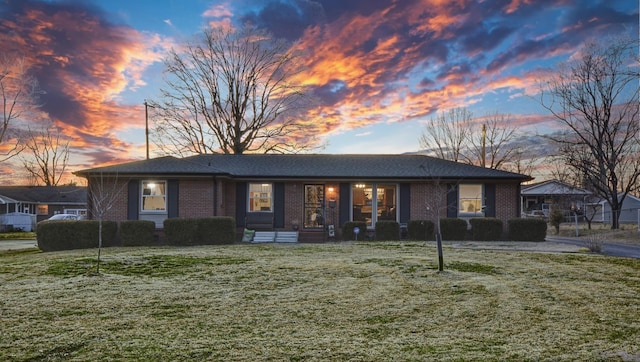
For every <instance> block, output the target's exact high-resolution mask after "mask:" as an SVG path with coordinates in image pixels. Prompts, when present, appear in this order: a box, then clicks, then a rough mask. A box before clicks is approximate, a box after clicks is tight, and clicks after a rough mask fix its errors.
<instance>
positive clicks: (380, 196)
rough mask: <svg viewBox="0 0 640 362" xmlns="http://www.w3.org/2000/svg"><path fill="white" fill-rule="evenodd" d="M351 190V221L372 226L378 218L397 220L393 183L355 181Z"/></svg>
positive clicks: (394, 186)
mask: <svg viewBox="0 0 640 362" xmlns="http://www.w3.org/2000/svg"><path fill="white" fill-rule="evenodd" d="M351 192H352V207H353V221H364V222H366V223H367V225H368V226H373V225H375V223H376V222H377V221H378V220H393V221H396V220H397V207H396V194H397V192H396V185H395V184H376V183H356V184H353V187H352V188H351Z"/></svg>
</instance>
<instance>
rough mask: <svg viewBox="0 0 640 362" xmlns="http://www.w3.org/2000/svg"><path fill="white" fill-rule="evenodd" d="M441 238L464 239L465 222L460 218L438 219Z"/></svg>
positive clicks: (465, 232)
mask: <svg viewBox="0 0 640 362" xmlns="http://www.w3.org/2000/svg"><path fill="white" fill-rule="evenodd" d="M440 232H441V233H442V240H464V239H465V236H466V235H467V222H466V221H464V220H462V219H440Z"/></svg>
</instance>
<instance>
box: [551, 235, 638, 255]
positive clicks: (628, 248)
mask: <svg viewBox="0 0 640 362" xmlns="http://www.w3.org/2000/svg"><path fill="white" fill-rule="evenodd" d="M547 241H551V242H554V243H558V244H565V245H575V246H580V247H586V244H585V242H584V240H580V239H575V238H562V237H553V238H549V237H547ZM602 254H604V255H609V256H620V257H625V258H635V259H640V245H636V244H621V243H613V242H608V241H605V242H604V243H603V245H602Z"/></svg>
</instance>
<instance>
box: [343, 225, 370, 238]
mask: <svg viewBox="0 0 640 362" xmlns="http://www.w3.org/2000/svg"><path fill="white" fill-rule="evenodd" d="M356 226H357V227H358V228H359V229H360V233H359V234H358V240H366V239H367V223H366V222H364V221H347V222H346V223H344V225H343V226H342V240H345V241H348V240H356V234H354V233H353V228H355V227H356Z"/></svg>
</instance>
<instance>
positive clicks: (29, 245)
mask: <svg viewBox="0 0 640 362" xmlns="http://www.w3.org/2000/svg"><path fill="white" fill-rule="evenodd" d="M37 247H38V242H37V241H36V240H0V251H4V250H19V249H33V248H37Z"/></svg>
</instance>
